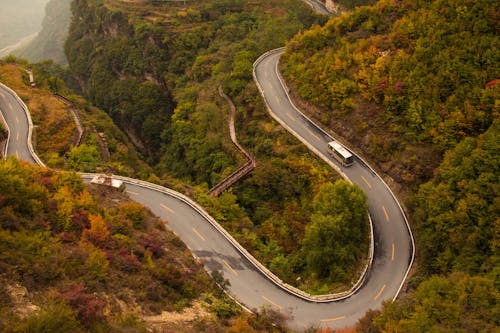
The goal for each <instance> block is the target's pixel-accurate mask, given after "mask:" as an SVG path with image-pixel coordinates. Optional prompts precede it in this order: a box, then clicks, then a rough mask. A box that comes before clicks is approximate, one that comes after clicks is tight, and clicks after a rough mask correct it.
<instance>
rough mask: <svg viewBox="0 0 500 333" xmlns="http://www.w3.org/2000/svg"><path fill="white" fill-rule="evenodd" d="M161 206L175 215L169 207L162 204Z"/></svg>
mask: <svg viewBox="0 0 500 333" xmlns="http://www.w3.org/2000/svg"><path fill="white" fill-rule="evenodd" d="M160 206H162V207H163V208H165V210H167V211H169V212H170V213H173V212H174V210H173V209H172V208H170V207H168V206H165V205H164V204H160Z"/></svg>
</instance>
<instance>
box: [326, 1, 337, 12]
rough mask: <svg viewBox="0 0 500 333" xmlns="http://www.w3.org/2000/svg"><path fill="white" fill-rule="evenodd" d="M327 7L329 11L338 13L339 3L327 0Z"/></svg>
mask: <svg viewBox="0 0 500 333" xmlns="http://www.w3.org/2000/svg"><path fill="white" fill-rule="evenodd" d="M325 7H326V9H328V11H329V12H331V13H334V14H336V13H337V12H338V10H339V5H338V4H336V3H335V2H333V0H326V1H325Z"/></svg>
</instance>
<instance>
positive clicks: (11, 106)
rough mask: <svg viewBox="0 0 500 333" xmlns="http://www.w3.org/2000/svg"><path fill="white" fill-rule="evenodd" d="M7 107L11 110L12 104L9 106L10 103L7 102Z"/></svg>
mask: <svg viewBox="0 0 500 333" xmlns="http://www.w3.org/2000/svg"><path fill="white" fill-rule="evenodd" d="M7 105H9V109H11V110H12V104H10V102H7Z"/></svg>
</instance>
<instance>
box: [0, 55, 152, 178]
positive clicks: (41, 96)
mask: <svg viewBox="0 0 500 333" xmlns="http://www.w3.org/2000/svg"><path fill="white" fill-rule="evenodd" d="M26 68H32V69H33V72H34V77H35V81H36V84H37V87H36V88H32V87H31V86H30V83H29V78H28V75H27V74H26V72H25V69H26ZM62 77H63V70H62V69H61V68H60V67H59V66H58V65H55V64H53V63H52V62H43V63H38V64H28V63H27V62H26V61H24V60H22V59H17V58H14V57H8V58H5V59H4V60H0V81H2V83H4V84H6V85H7V86H9V87H10V88H11V89H13V90H14V91H16V92H17V94H18V95H19V97H20V98H21V99H22V100H23V101H24V102H25V103H26V105H27V106H28V108H29V110H30V112H31V117H32V120H33V124H34V126H35V127H34V134H33V138H34V140H33V141H34V142H33V145H34V148H35V150H36V152H37V154H39V156H40V158H41V159H42V160H43V161H44V163H46V164H47V165H48V166H49V167H52V168H57V169H70V170H74V171H98V172H99V171H100V172H113V173H119V174H121V175H124V176H139V175H140V176H141V177H142V178H144V179H149V180H153V181H154V180H155V179H156V178H155V177H154V176H153V171H152V169H151V168H150V167H149V166H148V165H147V164H146V163H145V162H143V161H142V157H141V155H140V154H139V153H138V152H137V151H136V150H135V147H134V146H133V145H132V143H131V142H130V141H129V139H128V138H127V137H126V136H125V135H124V134H123V133H122V132H121V131H120V130H119V129H118V128H117V127H116V125H114V124H113V121H112V120H111V119H110V118H109V116H107V115H106V114H105V113H104V112H103V111H101V110H99V109H98V108H96V107H93V106H91V105H90V104H89V103H88V102H87V101H85V100H84V99H83V98H82V97H79V96H77V95H75V94H74V93H73V92H72V91H71V90H69V89H68V88H66V86H65V84H64V82H63V81H62V79H61V78H62ZM54 93H58V94H62V95H64V96H66V97H68V98H70V100H71V101H72V102H73V104H74V106H75V107H74V112H76V113H77V114H78V116H79V118H80V122H81V123H82V126H83V130H84V135H83V138H82V142H81V144H80V145H79V146H77V142H76V139H77V137H78V131H77V128H76V125H75V121H74V118H73V116H72V114H71V108H72V107H70V106H68V105H67V104H66V103H64V102H63V101H62V100H61V99H59V98H57V97H56V96H55V95H54ZM150 176H151V177H150Z"/></svg>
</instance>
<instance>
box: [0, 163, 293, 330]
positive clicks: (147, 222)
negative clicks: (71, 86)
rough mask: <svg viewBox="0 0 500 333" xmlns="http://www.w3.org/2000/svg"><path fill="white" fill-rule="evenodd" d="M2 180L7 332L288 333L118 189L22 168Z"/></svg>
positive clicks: (0, 249) (4, 170) (5, 169)
mask: <svg viewBox="0 0 500 333" xmlns="http://www.w3.org/2000/svg"><path fill="white" fill-rule="evenodd" d="M0 179H2V181H1V182H0V271H1V272H2V273H1V275H0V295H1V297H0V331H2V332H49V331H50V332H68V333H69V332H71V333H73V332H103V331H112V332H151V331H157V332H164V331H165V330H174V331H176V332H193V331H211V332H221V331H229V332H241V331H245V332H287V329H286V328H285V327H284V326H283V325H282V324H283V320H284V319H283V317H282V316H281V315H279V314H277V313H275V312H273V311H271V310H270V309H261V310H260V311H258V315H250V314H247V313H244V312H242V311H241V310H240V308H239V307H238V306H237V305H236V304H235V303H234V302H233V301H232V300H231V299H230V298H229V297H228V296H227V295H226V294H225V293H224V292H223V291H222V290H221V289H219V288H218V287H217V286H216V285H215V283H214V281H213V279H212V278H211V277H209V275H208V274H207V273H206V272H205V270H204V269H203V267H202V266H201V264H200V263H198V262H196V261H195V260H194V259H193V257H192V256H191V253H190V251H189V250H188V249H187V247H186V246H185V245H184V244H183V243H182V241H180V240H179V239H178V238H177V237H176V236H175V235H174V234H173V233H171V232H170V231H167V229H166V228H165V225H164V224H165V223H168V221H161V220H159V219H158V218H156V217H154V216H153V215H152V214H151V213H150V212H149V211H148V210H146V209H145V208H143V207H142V206H141V205H139V204H137V203H135V202H133V201H131V200H130V199H129V198H128V197H127V196H125V195H123V194H121V193H119V192H117V191H115V190H114V189H111V188H102V187H101V186H99V185H90V186H85V185H84V184H83V183H82V180H81V179H80V177H79V176H78V175H77V174H75V173H68V172H55V171H51V170H48V169H42V168H39V167H37V166H33V165H27V164H25V163H23V162H19V161H17V160H16V159H14V158H9V159H8V160H1V161H0ZM219 282H223V281H222V280H220V281H219ZM179 317H180V318H179ZM271 323H272V324H271Z"/></svg>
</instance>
